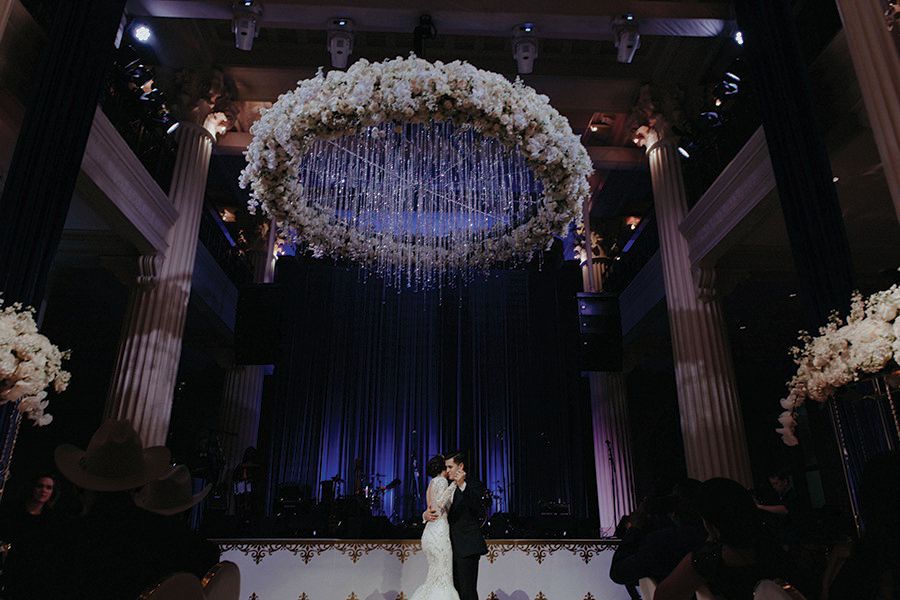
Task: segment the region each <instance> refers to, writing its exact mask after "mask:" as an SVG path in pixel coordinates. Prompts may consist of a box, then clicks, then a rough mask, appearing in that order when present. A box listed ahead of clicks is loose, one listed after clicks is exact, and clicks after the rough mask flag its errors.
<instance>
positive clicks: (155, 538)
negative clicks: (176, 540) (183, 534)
mask: <svg viewBox="0 0 900 600" xmlns="http://www.w3.org/2000/svg"><path fill="white" fill-rule="evenodd" d="M170 456H171V453H170V452H169V450H168V449H167V448H164V447H162V446H155V447H152V448H143V447H142V445H141V441H140V439H139V437H138V434H137V433H136V432H135V430H134V428H132V426H131V423H130V422H129V421H116V420H110V421H107V422H105V423H104V424H103V425H101V426H100V428H99V429H98V430H97V431H96V432H95V433H94V435H93V436H92V437H91V441H90V443H89V444H88V447H87V449H86V450H80V449H78V448H77V447H75V446H72V445H70V444H64V445H61V446H59V447H57V448H56V452H55V454H54V458H55V460H56V466H57V468H58V469H59V470H60V472H61V473H62V474H63V475H64V476H65V477H66V478H67V479H68V480H69V481H71V482H72V483H73V484H75V485H76V486H77V487H78V488H80V489H81V491H82V497H83V498H82V499H83V504H84V507H85V513H84V515H83V516H82V517H81V518H79V519H77V520H73V521H72V522H71V523H70V524H69V526H68V527H67V528H66V530H65V531H64V532H63V534H62V535H61V536H60V539H59V543H58V544H56V552H54V553H53V556H52V557H50V560H49V561H48V563H47V564H46V568H45V579H46V580H47V582H48V585H50V586H51V587H52V589H53V594H52V595H48V596H46V597H52V598H67V599H72V600H82V599H83V600H87V599H91V600H113V599H116V600H121V599H123V598H137V597H138V595H139V594H140V593H141V592H142V591H144V590H145V589H146V588H148V587H149V586H151V585H154V584H155V583H156V582H158V581H159V580H160V579H161V578H162V577H163V576H165V575H168V574H170V573H172V572H174V571H179V570H183V569H181V568H180V565H177V564H174V563H173V562H172V561H171V560H169V559H170V556H171V555H173V554H174V553H170V552H162V553H161V551H160V548H164V547H166V546H167V544H166V539H165V535H166V532H165V530H164V529H162V528H161V527H160V526H159V518H158V515H154V514H152V513H150V512H147V511H145V510H142V509H140V508H138V507H137V506H135V504H134V501H133V500H132V496H131V491H132V490H135V489H137V488H139V487H141V486H143V485H146V484H147V483H149V482H151V481H153V480H154V479H157V478H158V477H160V476H162V475H164V474H165V473H166V472H167V471H168V469H169V458H170Z"/></svg>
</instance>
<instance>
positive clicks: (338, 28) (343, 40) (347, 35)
mask: <svg viewBox="0 0 900 600" xmlns="http://www.w3.org/2000/svg"><path fill="white" fill-rule="evenodd" d="M325 45H326V46H327V47H328V52H329V53H330V54H331V66H332V67H335V68H337V69H344V68H346V67H347V59H348V58H350V55H351V54H352V53H353V21H352V20H351V19H347V18H344V17H335V18H333V19H331V20H329V21H328V38H327V41H326V42H325Z"/></svg>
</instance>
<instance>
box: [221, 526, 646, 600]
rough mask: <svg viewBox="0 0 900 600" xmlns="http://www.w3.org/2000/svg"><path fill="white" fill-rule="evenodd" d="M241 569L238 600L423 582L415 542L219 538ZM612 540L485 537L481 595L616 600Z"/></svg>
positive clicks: (389, 590) (390, 590) (385, 594)
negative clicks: (500, 538) (612, 568)
mask: <svg viewBox="0 0 900 600" xmlns="http://www.w3.org/2000/svg"><path fill="white" fill-rule="evenodd" d="M215 542H216V543H218V544H219V546H220V548H221V549H222V559H223V560H230V561H233V562H235V563H237V565H238V566H239V567H240V570H241V595H240V598H241V600H409V599H410V598H411V597H412V594H413V592H414V591H415V590H416V588H417V587H418V586H419V585H421V583H422V582H423V581H425V574H426V571H427V568H428V567H427V564H426V562H425V557H424V555H423V554H422V549H421V545H420V543H419V540H329V539H256V540H250V539H220V540H215ZM616 544H617V540H606V539H600V540H575V539H560V540H488V541H487V545H488V554H487V555H486V556H484V557H483V558H482V560H481V564H480V570H479V576H478V595H479V598H484V599H485V600H601V599H602V600H617V599H620V598H622V599H627V598H628V594H627V592H626V591H625V588H623V587H622V586H619V585H616V584H614V583H613V582H611V581H610V580H609V576H608V575H609V565H610V561H611V559H612V554H613V552H614V551H615V548H616Z"/></svg>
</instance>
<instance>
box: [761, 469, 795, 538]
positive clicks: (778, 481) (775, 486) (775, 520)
mask: <svg viewBox="0 0 900 600" xmlns="http://www.w3.org/2000/svg"><path fill="white" fill-rule="evenodd" d="M769 485H771V486H772V490H774V492H775V495H776V500H775V502H771V503H768V502H767V503H761V502H759V501H758V500H757V501H756V508H757V509H759V510H761V511H763V512H766V513H768V515H767V516H766V518H765V520H766V521H767V522H769V523H770V524H771V526H772V528H773V530H774V531H775V536H776V538H777V539H778V541H779V542H780V543H781V545H782V546H784V548H785V550H788V549H789V548H790V547H791V546H792V545H794V544H795V543H796V542H797V539H798V533H797V521H798V517H799V515H798V513H799V496H798V494H797V490H796V489H794V486H793V484H792V483H791V475H790V472H788V471H778V472H776V473H770V474H769Z"/></svg>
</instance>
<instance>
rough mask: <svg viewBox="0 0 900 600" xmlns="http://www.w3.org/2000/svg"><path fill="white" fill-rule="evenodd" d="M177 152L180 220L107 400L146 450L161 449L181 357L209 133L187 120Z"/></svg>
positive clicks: (175, 190)
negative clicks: (140, 440) (129, 425)
mask: <svg viewBox="0 0 900 600" xmlns="http://www.w3.org/2000/svg"><path fill="white" fill-rule="evenodd" d="M175 135H176V136H177V138H176V139H177V140H178V155H177V157H176V159H175V169H174V172H173V175H172V183H171V186H170V188H169V199H170V200H171V201H172V205H173V206H174V207H175V209H176V210H177V211H178V219H177V221H176V222H175V225H174V226H173V227H172V229H171V230H170V231H169V235H168V251H167V253H166V256H165V258H164V259H163V260H161V261H160V263H161V264H160V265H159V269H158V272H157V275H156V281H157V284H156V285H155V287H152V288H151V289H147V288H140V287H139V288H136V289H135V291H134V293H133V294H132V297H131V302H130V306H129V313H128V316H127V320H126V322H125V329H124V331H123V335H122V340H121V342H120V346H119V356H118V359H117V362H116V368H115V371H114V373H113V379H112V382H111V384H110V388H109V394H108V397H107V402H106V416H108V417H115V418H118V419H129V420H131V422H132V423H133V424H134V428H135V429H136V430H137V432H138V433H139V434H140V436H141V439H142V440H143V442H144V444H145V445H147V446H155V445H164V444H165V443H166V435H167V433H168V430H169V419H170V417H171V413H172V395H173V392H174V390H175V379H176V377H177V375H178V362H179V360H180V358H181V342H182V336H183V334H184V321H185V317H186V315H187V304H188V298H189V297H190V293H191V279H192V277H193V272H194V257H195V256H196V252H197V234H198V230H199V226H200V216H201V212H202V207H203V197H204V194H205V191H206V178H207V175H208V171H209V158H210V155H211V154H212V147H213V144H214V143H215V135H214V134H213V133H210V130H209V129H207V128H205V127H201V126H199V125H195V124H193V123H189V122H182V123H180V125H179V127H178V129H177V130H176V131H175Z"/></svg>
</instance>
